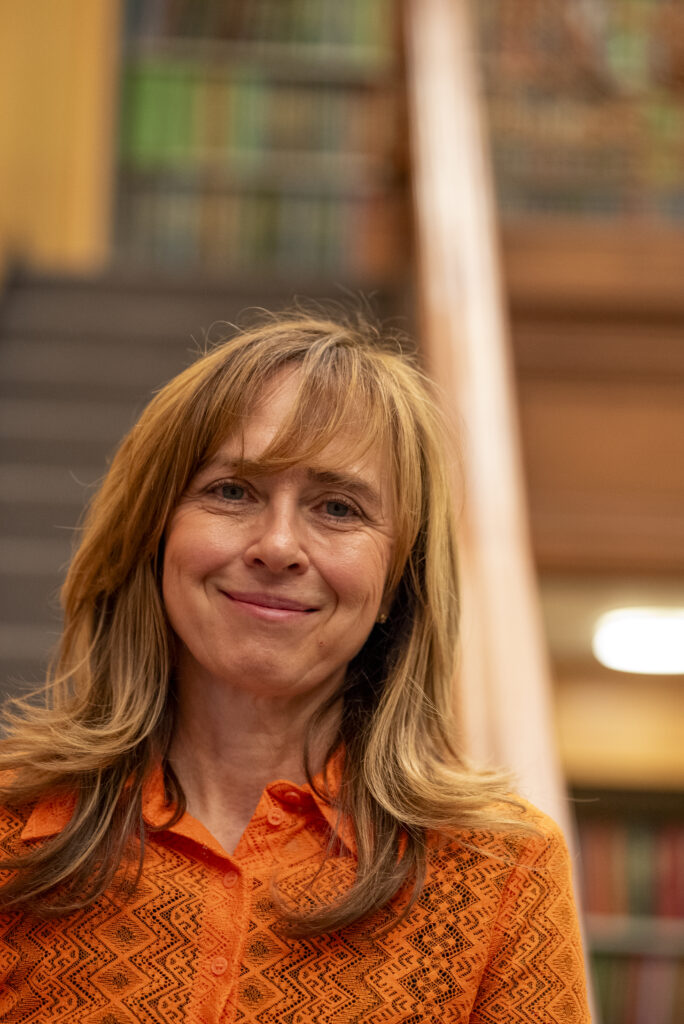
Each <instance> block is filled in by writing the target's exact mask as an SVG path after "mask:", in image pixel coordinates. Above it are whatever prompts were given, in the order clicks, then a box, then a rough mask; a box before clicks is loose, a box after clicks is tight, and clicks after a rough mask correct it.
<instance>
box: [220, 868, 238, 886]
mask: <svg viewBox="0 0 684 1024" xmlns="http://www.w3.org/2000/svg"><path fill="white" fill-rule="evenodd" d="M237 877H238V876H237V871H233V870H232V869H231V870H230V871H226V873H225V875H224V876H223V884H224V885H225V887H226V889H232V888H233V886H234V885H235V883H236V882H237Z"/></svg>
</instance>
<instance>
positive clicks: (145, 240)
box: [117, 185, 402, 277]
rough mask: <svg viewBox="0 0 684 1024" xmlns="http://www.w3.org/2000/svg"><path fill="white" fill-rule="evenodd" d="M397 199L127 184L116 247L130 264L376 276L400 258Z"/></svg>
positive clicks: (222, 273) (214, 272)
mask: <svg viewBox="0 0 684 1024" xmlns="http://www.w3.org/2000/svg"><path fill="white" fill-rule="evenodd" d="M400 215H401V206H400V205H399V203H398V202H392V200H391V198H390V197H389V196H376V197H366V198H363V197H358V198H350V199H341V198H339V197H326V196H318V197H315V196H306V195H303V196H292V195H289V196H285V195H282V194H281V193H278V192H272V193H261V194H259V193H256V194H251V195H247V194H241V193H221V192H197V191H194V190H187V191H182V190H171V189H169V188H168V187H156V188H155V187H144V186H135V185H130V186H129V187H127V188H123V189H121V191H120V195H119V208H118V216H117V234H118V243H117V249H118V253H119V257H120V258H121V259H122V260H124V261H125V262H126V263H127V264H128V265H130V264H131V263H136V262H137V263H139V264H141V265H144V266H152V267H157V268H160V269H174V268H176V269H178V270H179V271H180V270H183V271H188V272H193V271H196V272H201V273H210V274H212V275H218V276H229V275H237V276H239V275H245V276H248V275H250V274H255V273H258V272H261V271H272V272H274V273H276V274H287V273H292V272H295V273H302V272H304V273H307V274H310V275H312V276H317V275H320V274H322V273H330V272H340V273H344V274H347V275H352V276H357V275H358V276H359V277H364V276H372V277H378V276H382V275H384V274H386V273H389V272H391V271H392V270H393V269H395V268H396V266H397V261H398V259H400V253H401V251H402V246H401V244H400V237H401V232H400V219H399V218H400Z"/></svg>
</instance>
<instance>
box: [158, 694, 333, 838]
mask: <svg viewBox="0 0 684 1024" xmlns="http://www.w3.org/2000/svg"><path fill="white" fill-rule="evenodd" d="M199 682H200V681H199V680H192V679H190V680H189V679H187V678H185V679H183V678H181V679H179V680H178V684H177V701H178V704H177V715H176V727H175V730H174V735H173V738H172V743H171V749H170V752H169V760H170V763H171V765H172V767H173V770H174V772H175V773H176V776H177V777H178V779H179V781H180V784H181V786H182V788H183V792H184V793H185V797H186V800H187V809H188V812H189V813H190V814H191V815H192V816H193V817H195V818H197V819H198V820H199V821H201V822H202V824H203V825H205V827H206V828H208V829H209V831H210V832H211V833H212V834H213V835H214V836H215V838H216V839H217V840H218V841H219V842H220V843H221V845H222V846H223V847H224V849H226V850H227V851H228V852H232V851H233V850H234V849H235V846H236V845H237V843H238V841H239V839H240V836H241V835H242V833H243V832H244V830H245V828H246V826H247V824H248V822H249V820H250V819H251V817H252V815H253V813H254V810H255V808H256V805H257V803H258V801H259V798H260V796H261V794H262V792H263V790H264V787H265V786H267V785H268V784H269V783H270V782H273V781H274V780H275V779H288V780H289V781H290V782H293V783H296V784H301V783H303V782H305V780H306V773H305V769H304V744H305V738H306V731H307V727H308V723H309V720H310V718H311V716H312V714H313V713H314V712H315V710H316V708H317V707H319V706H320V704H321V703H322V701H323V700H325V699H326V698H327V696H328V694H327V693H326V694H323V695H321V694H319V693H314V694H306V695H298V696H297V698H296V699H293V700H287V699H284V698H278V699H275V698H266V697H256V696H254V695H253V694H251V693H250V692H249V691H248V690H245V689H242V688H240V689H237V688H234V687H231V686H229V685H228V684H226V683H225V682H224V681H221V682H217V681H213V682H212V681H211V680H206V679H204V680H202V681H201V685H199ZM338 722H339V706H338V707H336V708H335V709H332V710H331V712H330V714H329V715H328V716H327V718H326V719H325V722H324V723H323V726H322V727H321V728H320V729H318V730H317V733H316V736H315V737H314V738H313V739H312V743H311V749H310V761H311V768H312V770H313V771H314V772H317V771H318V770H320V768H322V766H323V759H324V757H325V753H326V751H327V749H328V748H329V746H330V743H331V742H332V740H333V738H334V735H335V733H336V731H337V727H338Z"/></svg>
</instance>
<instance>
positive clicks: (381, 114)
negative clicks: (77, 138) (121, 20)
mask: <svg viewBox="0 0 684 1024" xmlns="http://www.w3.org/2000/svg"><path fill="white" fill-rule="evenodd" d="M120 110H121V117H120V153H121V159H122V160H123V162H124V163H125V164H127V165H132V166H140V167H154V166H157V167H164V166H177V165H187V164H211V165H214V164H216V163H219V164H220V163H230V160H231V154H233V153H235V152H236V151H245V150H247V151H251V152H257V153H260V152H263V151H266V152H273V151H276V152H277V151H281V150H284V151H288V152H291V151H305V152H306V151H314V152H315V151H325V152H331V153H336V152H337V153H348V152H359V153H366V152H370V153H374V154H387V153H388V152H389V150H390V148H391V145H392V140H393V136H394V130H393V129H394V125H395V123H396V108H395V96H394V93H393V92H392V91H391V90H388V89H379V88H378V89H370V90H366V89H364V88H363V87H361V88H337V87H334V86H325V85H320V86H319V87H317V88H316V89H313V88H311V87H308V88H307V87H305V86H297V85H276V84H274V83H272V82H269V81H267V80H264V79H263V77H260V76H259V75H258V74H257V73H255V71H254V70H250V69H247V70H246V72H245V73H243V74H240V73H239V69H234V70H233V71H231V70H230V69H224V70H219V69H216V68H212V67H210V66H207V65H205V64H202V63H199V62H193V61H189V62H188V61H178V60H172V59H165V58H163V57H159V58H146V59H143V60H138V61H134V62H130V63H129V64H128V66H127V67H126V69H125V72H124V76H123V82H122V97H121V105H120Z"/></svg>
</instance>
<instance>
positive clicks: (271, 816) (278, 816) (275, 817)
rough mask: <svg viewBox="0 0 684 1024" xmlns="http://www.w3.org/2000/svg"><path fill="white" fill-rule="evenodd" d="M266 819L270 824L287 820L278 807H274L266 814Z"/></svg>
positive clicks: (280, 823) (278, 823)
mask: <svg viewBox="0 0 684 1024" xmlns="http://www.w3.org/2000/svg"><path fill="white" fill-rule="evenodd" d="M266 821H267V822H268V823H269V825H282V823H283V822H284V821H285V815H284V814H283V812H282V811H279V810H278V808H277V807H272V808H271V810H270V811H269V812H268V814H267V815H266Z"/></svg>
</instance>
